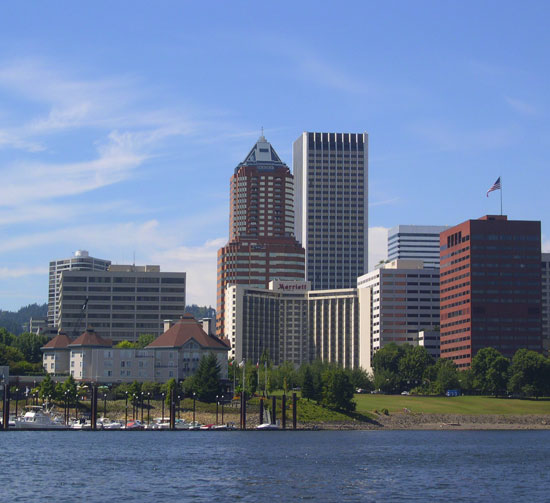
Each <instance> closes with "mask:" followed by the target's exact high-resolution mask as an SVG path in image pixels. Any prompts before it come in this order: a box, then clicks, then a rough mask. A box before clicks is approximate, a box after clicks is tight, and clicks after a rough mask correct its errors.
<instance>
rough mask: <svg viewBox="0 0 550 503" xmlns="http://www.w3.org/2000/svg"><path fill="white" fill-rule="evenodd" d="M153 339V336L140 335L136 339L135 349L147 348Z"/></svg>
mask: <svg viewBox="0 0 550 503" xmlns="http://www.w3.org/2000/svg"><path fill="white" fill-rule="evenodd" d="M155 339H156V337H155V336H154V335H153V334H141V335H140V336H139V337H138V341H137V347H138V348H144V347H146V346H149V344H151V343H152V342H153V341H154V340H155Z"/></svg>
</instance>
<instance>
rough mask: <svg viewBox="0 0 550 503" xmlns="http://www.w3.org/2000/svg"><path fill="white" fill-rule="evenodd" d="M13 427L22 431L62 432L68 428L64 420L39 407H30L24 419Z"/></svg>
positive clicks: (19, 418) (17, 419)
mask: <svg viewBox="0 0 550 503" xmlns="http://www.w3.org/2000/svg"><path fill="white" fill-rule="evenodd" d="M13 427H14V428H15V429H22V430H62V429H65V428H67V427H66V426H65V424H63V420H62V419H61V418H60V417H58V416H55V415H53V414H51V412H50V411H49V410H47V409H45V408H44V407H42V406H39V405H30V406H28V407H27V412H25V414H24V415H23V416H22V417H17V418H15V420H14V423H13Z"/></svg>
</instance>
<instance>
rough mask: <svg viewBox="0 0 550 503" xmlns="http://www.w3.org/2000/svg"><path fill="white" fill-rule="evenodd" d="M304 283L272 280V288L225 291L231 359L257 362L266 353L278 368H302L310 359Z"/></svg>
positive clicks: (234, 286) (240, 287)
mask: <svg viewBox="0 0 550 503" xmlns="http://www.w3.org/2000/svg"><path fill="white" fill-rule="evenodd" d="M308 290H309V283H307V282H305V281H271V282H270V283H269V289H265V288H251V287H248V286H246V285H230V286H228V287H227V288H226V296H225V298H226V305H227V308H226V310H225V327H226V333H227V334H228V338H229V342H230V344H231V350H230V352H229V358H232V359H233V358H234V359H235V360H236V361H238V362H240V361H242V360H243V359H245V360H247V361H252V362H258V361H259V359H260V357H261V355H262V353H263V351H264V350H266V351H268V352H269V357H270V358H271V361H272V362H273V363H274V364H275V365H279V364H281V363H283V362H285V361H289V362H292V363H294V364H295V365H300V364H301V363H303V362H307V361H310V359H311V346H310V343H309V342H310V341H309V337H308V331H307V325H308V317H307V291H308Z"/></svg>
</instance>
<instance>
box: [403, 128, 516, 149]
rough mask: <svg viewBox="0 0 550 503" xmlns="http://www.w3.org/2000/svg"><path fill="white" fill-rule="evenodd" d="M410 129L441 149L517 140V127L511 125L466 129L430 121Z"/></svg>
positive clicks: (490, 145) (494, 145)
mask: <svg viewBox="0 0 550 503" xmlns="http://www.w3.org/2000/svg"><path fill="white" fill-rule="evenodd" d="M410 129H411V130H412V132H413V133H414V134H416V135H417V136H418V137H420V138H422V139H423V140H424V141H426V142H429V143H430V144H433V145H435V146H437V147H438V148H439V149H440V150H443V151H467V150H484V149H495V148H501V147H504V146H507V145H510V144H511V143H513V142H514V141H516V140H517V129H516V128H515V127H513V126H499V127H494V128H485V129H470V130H467V131H466V130H460V129H457V128H451V127H449V126H448V125H446V124H441V123H434V122H432V123H418V124H413V125H412V126H411V127H410Z"/></svg>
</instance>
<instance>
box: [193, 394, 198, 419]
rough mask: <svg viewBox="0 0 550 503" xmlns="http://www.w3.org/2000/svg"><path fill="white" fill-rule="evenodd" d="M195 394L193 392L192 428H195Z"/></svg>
mask: <svg viewBox="0 0 550 503" xmlns="http://www.w3.org/2000/svg"><path fill="white" fill-rule="evenodd" d="M196 396H197V394H196V393H195V392H194V391H193V427H194V426H195V400H196Z"/></svg>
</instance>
